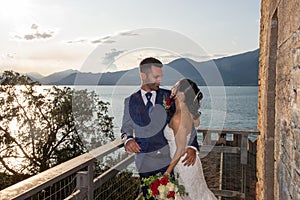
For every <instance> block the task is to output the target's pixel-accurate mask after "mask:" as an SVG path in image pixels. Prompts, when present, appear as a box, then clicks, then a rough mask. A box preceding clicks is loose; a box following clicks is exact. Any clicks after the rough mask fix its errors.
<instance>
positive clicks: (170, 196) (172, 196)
mask: <svg viewBox="0 0 300 200" xmlns="http://www.w3.org/2000/svg"><path fill="white" fill-rule="evenodd" d="M167 198H173V199H174V198H175V192H174V191H170V192H169V194H168V195H167Z"/></svg>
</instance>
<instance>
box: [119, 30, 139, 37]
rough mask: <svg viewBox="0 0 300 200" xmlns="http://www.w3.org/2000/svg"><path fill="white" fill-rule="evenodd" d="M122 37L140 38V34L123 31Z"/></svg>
mask: <svg viewBox="0 0 300 200" xmlns="http://www.w3.org/2000/svg"><path fill="white" fill-rule="evenodd" d="M119 34H120V35H121V36H138V35H139V34H137V33H134V32H133V31H122V32H120V33H119Z"/></svg>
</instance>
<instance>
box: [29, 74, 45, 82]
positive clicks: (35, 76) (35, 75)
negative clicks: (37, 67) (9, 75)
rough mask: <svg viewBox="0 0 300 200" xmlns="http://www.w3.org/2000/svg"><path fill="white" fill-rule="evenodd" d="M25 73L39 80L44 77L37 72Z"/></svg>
mask: <svg viewBox="0 0 300 200" xmlns="http://www.w3.org/2000/svg"><path fill="white" fill-rule="evenodd" d="M25 75H26V76H28V77H29V78H31V79H32V80H34V81H38V80H40V79H42V78H44V76H43V75H41V74H39V73H37V72H29V73H26V74H25Z"/></svg>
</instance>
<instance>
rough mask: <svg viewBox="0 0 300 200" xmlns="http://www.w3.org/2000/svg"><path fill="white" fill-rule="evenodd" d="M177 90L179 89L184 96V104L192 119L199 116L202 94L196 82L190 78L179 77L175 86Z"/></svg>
mask: <svg viewBox="0 0 300 200" xmlns="http://www.w3.org/2000/svg"><path fill="white" fill-rule="evenodd" d="M177 91H181V92H183V93H184V96H185V100H184V102H185V104H186V105H187V107H188V109H189V111H190V112H191V113H192V115H193V117H194V119H198V118H199V117H200V114H201V112H199V109H200V101H201V100H202V99H203V94H202V92H201V91H200V89H199V88H198V86H197V84H196V83H194V82H193V81H191V80H190V79H181V80H180V82H179V85H178V88H177Z"/></svg>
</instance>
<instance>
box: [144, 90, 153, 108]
mask: <svg viewBox="0 0 300 200" xmlns="http://www.w3.org/2000/svg"><path fill="white" fill-rule="evenodd" d="M145 95H146V98H147V104H146V109H147V110H149V109H150V108H151V107H152V106H153V104H152V102H151V101H150V99H151V97H152V93H151V92H147V93H146V94H145Z"/></svg>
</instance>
